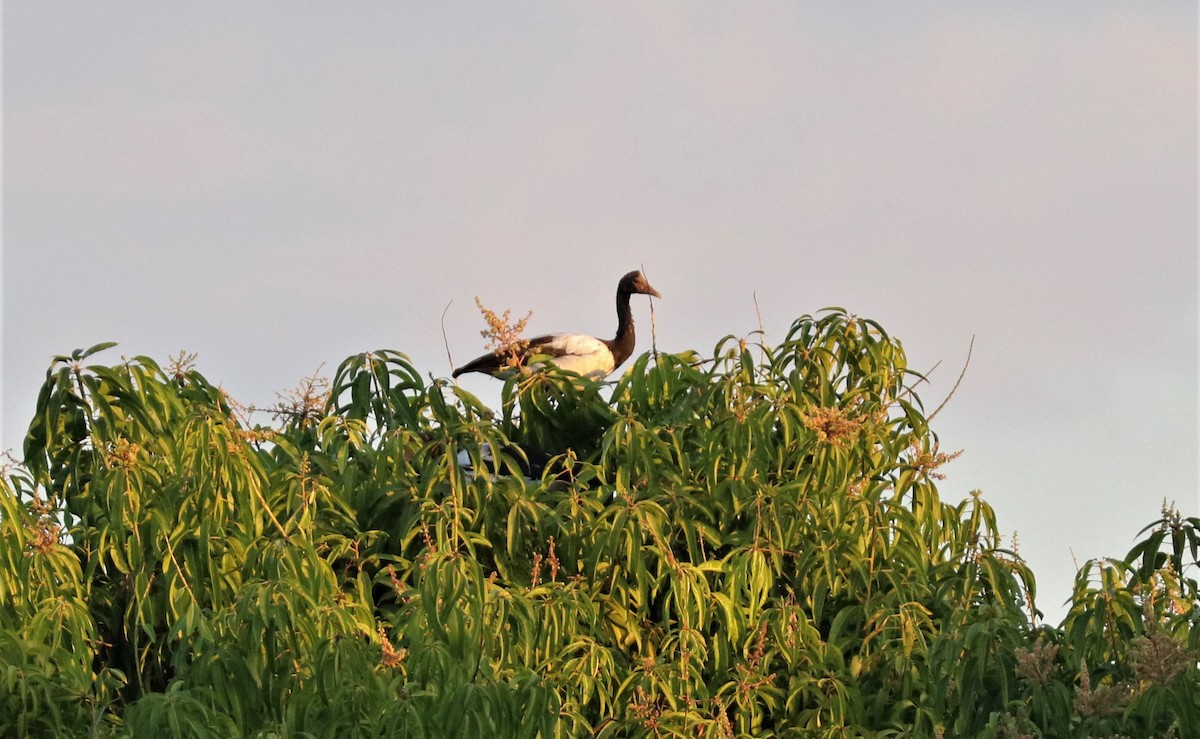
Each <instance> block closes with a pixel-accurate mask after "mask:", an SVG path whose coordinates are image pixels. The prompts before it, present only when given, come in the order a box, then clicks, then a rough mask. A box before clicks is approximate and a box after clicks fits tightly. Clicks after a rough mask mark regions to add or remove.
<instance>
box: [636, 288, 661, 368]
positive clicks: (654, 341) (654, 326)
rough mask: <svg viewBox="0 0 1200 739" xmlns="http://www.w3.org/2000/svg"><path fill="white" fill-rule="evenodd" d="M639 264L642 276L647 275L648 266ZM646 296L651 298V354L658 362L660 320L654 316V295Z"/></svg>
mask: <svg viewBox="0 0 1200 739" xmlns="http://www.w3.org/2000/svg"><path fill="white" fill-rule="evenodd" d="M638 266H639V267H641V268H642V277H645V276H646V266H645V265H644V264H639V265H638ZM646 298H647V299H649V301H650V356H652V357H654V361H655V362H657V361H658V321H656V320H655V317H654V296H653V295H647V296H646Z"/></svg>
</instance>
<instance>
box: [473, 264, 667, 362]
mask: <svg viewBox="0 0 1200 739" xmlns="http://www.w3.org/2000/svg"><path fill="white" fill-rule="evenodd" d="M634 294H639V295H653V296H654V297H656V298H661V297H662V296H661V295H659V294H658V291H657V290H655V289H654V288H652V287H650V283H648V282H646V278H645V277H643V276H642V273H641V272H638V271H636V270H635V271H633V272H630V273H629V274H627V275H625V276H624V277H622V278H621V281H620V282H619V283H617V335H616V336H615V337H613V338H611V339H597V338H596V337H594V336H587V335H586V334H547V335H545V336H536V337H534V338H532V339H530V340H529V341H528V342H527V343H526V345H525V347H524V348H523V349H522V350H521V352H520V355H519V356H520V359H521V361H522V363H524V362H525V361H527V360H528V359H529V358H531V357H535V356H544V357H547V358H548V359H549V360H550V361H551V362H553V363H554V364H555V365H556V366H558V367H561V368H562V369H565V370H570V371H571V372H575V373H577V374H580V375H583V376H584V377H588V378H591V379H593V380H603V379H604V378H605V377H607V376H608V375H609V374H610V373H612V371H613V370H615V369H616V368H617V367H620V366H621V364H622V363H624V362H625V360H626V359H629V357H630V355H632V354H633V347H634V345H635V342H636V337H635V336H634V331H633V311H632V310H630V308H629V297H630V296H631V295H634ZM507 359H508V355H506V354H505V353H503V352H500V353H497V352H491V353H489V354H484V355H483V356H482V357H478V358H476V359H472V360H471V361H470V362H467V363H466V364H464V365H463V366H461V367H459V368H458V369H456V370H454V376H455V377H458V376H459V375H462V374H465V373H467V372H483V373H486V374H489V375H492V376H499V375H502V374H503V373H504V365H505V362H506V360H507Z"/></svg>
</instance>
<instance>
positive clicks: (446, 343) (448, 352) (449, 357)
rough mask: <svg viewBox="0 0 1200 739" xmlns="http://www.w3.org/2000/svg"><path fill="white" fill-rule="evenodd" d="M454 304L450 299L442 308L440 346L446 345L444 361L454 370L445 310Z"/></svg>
mask: <svg viewBox="0 0 1200 739" xmlns="http://www.w3.org/2000/svg"><path fill="white" fill-rule="evenodd" d="M453 304H454V301H453V300H451V301H450V302H449V303H446V307H445V308H443V309H442V346H444V347H446V361H447V362H449V363H450V371H451V372H453V371H454V357H452V356H450V339H448V338H446V312H447V311H449V310H450V306H451V305H453Z"/></svg>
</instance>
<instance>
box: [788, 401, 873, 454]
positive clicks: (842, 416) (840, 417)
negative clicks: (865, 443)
mask: <svg viewBox="0 0 1200 739" xmlns="http://www.w3.org/2000/svg"><path fill="white" fill-rule="evenodd" d="M801 420H802V421H803V423H804V427H805V428H807V429H808V430H810V431H814V432H816V434H817V438H818V439H820V440H821V441H827V442H829V443H830V444H833V445H834V446H845V445H846V442H847V441H848V440H849V439H850V438H851V437H852V436H854V435H855V434H856V433H858V430H859V429H860V428H862V425H863V422H862V419H858V418H851V417H850V414H849V413H847V412H846V411H845V410H843V409H841V408H821V407H817V408H813V409H812V410H811V411H809V412H807V413H805V414H804V415H803V416H801Z"/></svg>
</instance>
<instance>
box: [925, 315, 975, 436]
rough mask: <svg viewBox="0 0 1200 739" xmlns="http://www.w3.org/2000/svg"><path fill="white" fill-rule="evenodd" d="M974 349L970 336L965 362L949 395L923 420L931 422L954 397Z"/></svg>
mask: <svg viewBox="0 0 1200 739" xmlns="http://www.w3.org/2000/svg"><path fill="white" fill-rule="evenodd" d="M974 349H975V336H974V335H972V336H971V344H970V346H968V347H967V361H965V362H963V368H962V372H959V373H958V380H957V381H955V383H954V387H952V388H950V394H949V395H947V396H946V399H945V400H943V401H942V404H941V405H939V406H938V407H937V408H935V409H934V410H933V413H930V414H929V418H927V419H925V420H926V421H932V420H933V417H934V416H936V415H937V414H939V413H941V412H942V409H943V408H945V407H946V404H947V403H949V402H950V399H951V398H953V397H954V392H955V391H956V390H958V386H959V385H961V384H962V381H963V377H964V376H966V374H967V367H970V366H971V352H972V351H974Z"/></svg>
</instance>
